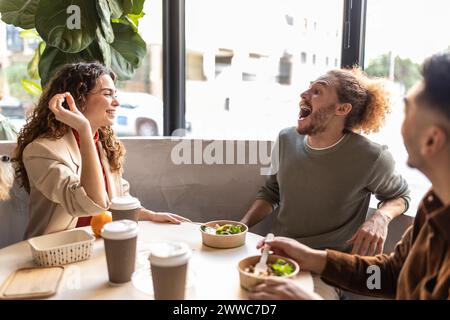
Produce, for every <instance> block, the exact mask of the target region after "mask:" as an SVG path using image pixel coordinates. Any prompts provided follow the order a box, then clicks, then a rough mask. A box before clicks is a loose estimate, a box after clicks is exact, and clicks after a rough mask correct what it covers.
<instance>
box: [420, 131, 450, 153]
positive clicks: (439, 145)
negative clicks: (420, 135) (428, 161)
mask: <svg viewBox="0 0 450 320" xmlns="http://www.w3.org/2000/svg"><path fill="white" fill-rule="evenodd" d="M448 143H449V136H448V135H447V133H446V132H445V130H444V129H442V128H440V127H437V126H433V127H431V128H429V129H428V130H427V132H426V140H425V145H424V146H423V147H422V154H423V155H425V156H433V155H435V154H437V153H439V152H440V151H441V150H442V149H443V148H445V146H446V145H448Z"/></svg>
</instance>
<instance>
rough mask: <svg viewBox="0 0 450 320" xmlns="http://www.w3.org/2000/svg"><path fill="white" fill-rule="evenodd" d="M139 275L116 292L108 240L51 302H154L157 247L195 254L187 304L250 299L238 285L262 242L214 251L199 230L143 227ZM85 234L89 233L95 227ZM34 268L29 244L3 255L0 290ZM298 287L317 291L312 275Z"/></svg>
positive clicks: (71, 268)
mask: <svg viewBox="0 0 450 320" xmlns="http://www.w3.org/2000/svg"><path fill="white" fill-rule="evenodd" d="M139 229H140V230H139V236H138V244H137V259H136V272H135V273H134V275H133V280H132V281H131V282H129V283H126V284H123V285H120V286H114V285H111V284H110V283H109V282H108V271H107V267H106V258H105V252H104V246H103V239H101V238H100V239H97V240H96V241H95V243H94V252H93V254H92V256H91V258H90V259H88V260H86V261H80V262H77V263H73V264H69V265H66V266H65V267H66V268H65V271H64V276H63V278H62V280H61V283H60V286H59V288H58V292H57V294H56V295H54V296H53V297H51V298H52V299H153V298H154V297H153V294H152V290H153V289H152V284H151V276H150V271H149V269H148V268H149V266H148V261H147V259H146V257H147V256H148V250H149V248H150V247H151V245H152V243H154V242H158V241H183V242H185V243H187V244H188V245H189V247H190V248H191V249H192V251H193V254H192V258H191V260H190V262H189V273H188V284H187V291H186V299H202V300H203V299H205V300H206V299H208V300H226V299H246V298H247V296H246V291H245V290H243V289H241V287H240V285H239V272H238V270H237V265H238V262H239V261H240V260H241V259H243V258H246V257H248V256H252V255H257V254H259V251H258V250H257V249H256V244H257V243H258V241H260V240H261V239H262V237H261V236H259V235H256V234H254V233H251V232H248V233H247V238H246V244H245V245H244V246H241V247H238V248H233V249H214V248H209V247H207V246H204V245H203V244H202V239H201V234H200V231H199V225H196V224H192V223H182V224H180V225H172V224H159V223H153V222H147V221H145V222H140V223H139ZM85 230H88V231H89V232H90V227H86V228H85ZM29 266H34V263H33V259H32V255H31V250H30V247H29V245H28V243H27V241H22V242H19V243H17V244H14V245H11V246H9V247H6V248H3V249H1V250H0V285H1V284H2V283H3V282H4V281H5V280H6V279H7V277H8V276H9V275H10V274H11V273H13V272H14V271H15V270H16V269H19V268H22V267H29ZM295 281H296V282H298V283H299V284H301V285H302V286H303V287H304V288H305V289H308V290H311V291H312V290H313V281H312V277H311V274H310V273H309V272H300V274H299V275H298V276H297V277H296V278H295Z"/></svg>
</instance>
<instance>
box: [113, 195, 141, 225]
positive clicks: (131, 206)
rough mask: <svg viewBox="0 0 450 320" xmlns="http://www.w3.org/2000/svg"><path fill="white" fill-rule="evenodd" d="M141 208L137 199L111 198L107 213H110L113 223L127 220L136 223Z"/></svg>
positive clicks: (126, 197) (128, 197) (127, 197)
mask: <svg viewBox="0 0 450 320" xmlns="http://www.w3.org/2000/svg"><path fill="white" fill-rule="evenodd" d="M141 208H142V206H141V202H140V201H139V199H138V198H135V197H132V196H120V197H114V198H112V200H111V205H110V206H109V211H111V215H112V218H113V221H116V220H124V219H127V220H132V221H136V222H137V221H138V220H139V211H140V210H141Z"/></svg>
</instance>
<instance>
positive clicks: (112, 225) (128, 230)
mask: <svg viewBox="0 0 450 320" xmlns="http://www.w3.org/2000/svg"><path fill="white" fill-rule="evenodd" d="M138 231H139V229H138V224H137V223H136V222H135V221H132V220H117V221H112V222H109V223H107V224H105V225H104V226H103V229H102V237H103V238H104V239H110V240H125V239H130V238H133V237H135V236H137V234H138Z"/></svg>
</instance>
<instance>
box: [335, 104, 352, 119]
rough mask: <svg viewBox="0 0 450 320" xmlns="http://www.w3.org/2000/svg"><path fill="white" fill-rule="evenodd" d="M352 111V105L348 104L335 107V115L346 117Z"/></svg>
mask: <svg viewBox="0 0 450 320" xmlns="http://www.w3.org/2000/svg"><path fill="white" fill-rule="evenodd" d="M350 111H352V105H351V104H350V103H339V104H337V107H336V115H338V116H346V115H347V114H349V113H350Z"/></svg>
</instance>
